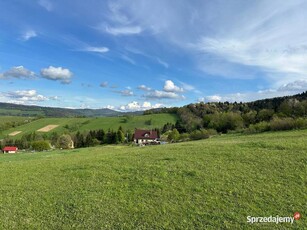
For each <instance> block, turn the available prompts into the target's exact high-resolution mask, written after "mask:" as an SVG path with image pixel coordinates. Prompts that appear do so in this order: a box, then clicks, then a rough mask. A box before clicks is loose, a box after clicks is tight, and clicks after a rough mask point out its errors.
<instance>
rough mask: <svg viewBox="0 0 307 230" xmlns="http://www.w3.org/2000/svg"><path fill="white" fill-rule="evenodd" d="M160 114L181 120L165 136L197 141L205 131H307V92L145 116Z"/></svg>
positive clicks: (199, 106)
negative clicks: (306, 129)
mask: <svg viewBox="0 0 307 230" xmlns="http://www.w3.org/2000/svg"><path fill="white" fill-rule="evenodd" d="M161 112H168V113H176V114H177V115H178V118H179V119H178V121H177V122H176V124H170V123H167V124H165V125H164V127H163V128H162V133H165V132H170V131H173V130H174V129H175V130H176V131H178V133H179V134H180V135H182V134H186V133H187V134H188V135H189V136H190V137H189V138H190V139H195V132H197V133H198V134H197V135H196V136H198V137H199V136H201V134H200V133H201V132H202V131H203V130H211V131H212V130H215V131H216V132H219V133H227V132H229V131H231V132H232V131H236V132H262V131H268V130H272V131H275V130H286V129H299V128H307V120H306V117H307V92H305V93H302V94H298V95H294V96H289V97H279V98H273V99H265V100H259V101H255V102H250V103H242V102H240V103H237V102H234V103H229V102H215V103H203V102H201V103H197V104H189V105H187V106H184V107H181V108H170V109H168V108H163V109H161V110H150V111H147V112H146V114H149V113H161ZM211 131H210V133H212V132H211ZM192 133H194V134H193V135H192ZM172 135H175V137H178V135H177V134H176V132H175V133H171V134H170V138H169V139H170V140H176V138H173V137H172ZM184 136H185V137H186V136H187V135H184ZM193 136H194V137H193ZM205 136H206V135H203V137H205Z"/></svg>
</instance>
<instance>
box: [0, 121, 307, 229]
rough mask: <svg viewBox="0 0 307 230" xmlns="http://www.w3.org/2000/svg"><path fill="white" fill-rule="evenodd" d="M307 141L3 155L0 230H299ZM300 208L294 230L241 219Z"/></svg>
mask: <svg viewBox="0 0 307 230" xmlns="http://www.w3.org/2000/svg"><path fill="white" fill-rule="evenodd" d="M118 119H120V118H118ZM306 142H307V130H300V131H291V132H290V131H289V132H276V133H263V134H256V135H238V134H236V135H223V136H217V137H213V138H210V139H206V140H201V141H194V142H192V141H191V142H185V143H178V144H169V145H160V146H147V147H132V146H100V147H94V148H85V149H75V150H66V151H64V150H55V151H51V152H41V153H19V154H15V155H0V229H306V228H307V221H306V216H307V212H306V210H307V144H306ZM297 211H298V212H300V213H301V215H302V218H301V219H300V220H298V221H294V224H292V225H291V224H289V223H280V224H275V223H258V224H248V223H247V216H271V215H273V216H276V215H279V216H293V213H294V212H297Z"/></svg>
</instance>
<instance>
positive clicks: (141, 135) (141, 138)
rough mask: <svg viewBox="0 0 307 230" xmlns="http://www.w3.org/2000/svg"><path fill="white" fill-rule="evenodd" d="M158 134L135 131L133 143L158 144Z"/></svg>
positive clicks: (155, 132)
mask: <svg viewBox="0 0 307 230" xmlns="http://www.w3.org/2000/svg"><path fill="white" fill-rule="evenodd" d="M158 138H159V137H158V132H157V131H154V130H141V129H136V130H135V132H134V142H135V143H136V144H149V143H153V142H158Z"/></svg>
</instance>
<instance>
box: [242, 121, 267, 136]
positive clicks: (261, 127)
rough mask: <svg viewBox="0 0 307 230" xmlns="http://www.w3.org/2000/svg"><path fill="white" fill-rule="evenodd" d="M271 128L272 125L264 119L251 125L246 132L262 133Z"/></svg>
mask: <svg viewBox="0 0 307 230" xmlns="http://www.w3.org/2000/svg"><path fill="white" fill-rule="evenodd" d="M269 130H270V125H269V123H268V122H265V121H262V122H259V123H257V124H254V125H250V126H249V127H248V129H246V130H245V133H261V132H265V131H269Z"/></svg>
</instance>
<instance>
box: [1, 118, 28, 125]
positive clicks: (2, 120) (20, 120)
mask: <svg viewBox="0 0 307 230" xmlns="http://www.w3.org/2000/svg"><path fill="white" fill-rule="evenodd" d="M31 119H33V118H31V117H30V118H28V117H16V116H0V125H2V124H4V123H7V122H28V121H29V120H31Z"/></svg>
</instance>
